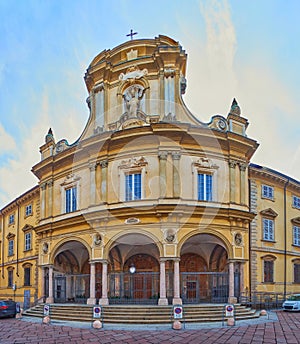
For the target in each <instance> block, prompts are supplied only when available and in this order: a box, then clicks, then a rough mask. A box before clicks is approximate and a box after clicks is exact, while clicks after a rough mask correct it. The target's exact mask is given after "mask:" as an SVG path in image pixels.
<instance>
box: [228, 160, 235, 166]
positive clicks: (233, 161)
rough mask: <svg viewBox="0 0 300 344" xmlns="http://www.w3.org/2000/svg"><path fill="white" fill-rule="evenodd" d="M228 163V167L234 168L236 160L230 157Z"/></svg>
mask: <svg viewBox="0 0 300 344" xmlns="http://www.w3.org/2000/svg"><path fill="white" fill-rule="evenodd" d="M228 164H229V167H230V168H235V167H236V165H237V161H236V160H232V159H230V160H229V161H228Z"/></svg>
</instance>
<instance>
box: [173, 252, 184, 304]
mask: <svg viewBox="0 0 300 344" xmlns="http://www.w3.org/2000/svg"><path fill="white" fill-rule="evenodd" d="M179 261H180V259H179V258H178V259H175V260H174V282H173V284H174V285H173V289H174V290H173V293H174V295H173V302H172V303H173V305H178V304H180V305H181V304H182V299H181V298H180V274H179Z"/></svg>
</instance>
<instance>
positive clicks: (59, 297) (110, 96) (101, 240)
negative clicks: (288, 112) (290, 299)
mask: <svg viewBox="0 0 300 344" xmlns="http://www.w3.org/2000/svg"><path fill="white" fill-rule="evenodd" d="M186 63H187V54H186V53H185V51H184V50H183V49H182V47H181V46H180V44H179V43H178V42H176V41H174V40H173V39H171V38H169V37H166V36H159V37H156V38H154V39H135V40H130V41H128V42H125V43H123V44H121V45H119V46H117V47H115V48H113V49H111V50H104V51H102V52H101V53H100V54H99V55H97V56H96V57H95V58H94V59H93V60H92V62H91V64H90V65H89V67H88V69H87V71H86V74H85V83H86V87H87V90H88V94H89V97H88V99H87V105H88V108H89V118H88V121H87V125H86V127H85V128H84V130H83V132H82V134H81V136H80V137H79V139H78V140H77V141H76V142H75V143H73V144H69V143H68V142H67V140H65V139H63V140H59V141H58V142H57V141H56V140H55V137H54V135H53V132H52V130H51V129H50V130H49V132H48V134H47V135H46V137H45V142H44V144H42V145H41V147H40V154H41V159H40V161H39V162H37V163H36V164H35V165H34V166H33V167H32V172H33V173H34V175H35V176H36V177H37V178H38V185H36V186H34V187H33V188H32V189H30V190H29V191H27V192H26V193H24V194H22V195H20V196H19V197H18V198H16V199H15V200H13V201H12V202H11V203H9V204H8V205H6V206H5V207H4V208H3V209H1V211H0V240H1V244H0V245H1V246H0V247H1V249H0V253H1V255H0V270H1V273H0V274H1V277H0V293H1V296H3V297H10V298H15V299H16V300H17V301H20V302H21V303H23V302H24V308H27V307H29V306H32V305H33V304H36V303H38V302H47V303H64V302H72V303H74V302H78V303H87V304H101V305H108V304H122V303H123V304H128V303H131V304H158V305H167V304H181V303H183V304H187V303H201V302H205V303H223V302H224V303H225V302H233V303H234V302H239V301H240V299H241V297H242V296H247V295H251V294H253V293H259V292H261V293H263V292H264V293H279V294H282V295H286V294H288V293H292V292H300V211H299V210H300V182H299V181H296V180H294V179H292V178H290V177H288V176H286V175H283V174H281V173H279V172H277V171H274V170H271V169H268V168H266V167H262V166H258V165H255V164H253V163H251V160H252V158H253V155H254V154H255V151H256V149H257V148H258V143H257V142H256V141H255V139H252V138H250V137H248V136H247V134H246V131H247V126H248V120H247V119H246V118H245V117H243V114H242V113H241V109H240V107H239V105H238V103H237V101H236V100H235V99H234V100H233V101H232V105H231V107H230V106H229V108H230V109H229V113H228V115H227V116H226V117H223V116H221V115H216V116H213V117H212V118H211V120H210V122H209V123H202V122H201V121H199V120H198V119H197V117H196V116H194V115H193V114H192V113H191V112H190V111H189V109H188V108H187V107H186V105H185V104H184V102H183V99H182V95H183V94H184V93H185V90H186V85H187V82H186V78H185V74H186Z"/></svg>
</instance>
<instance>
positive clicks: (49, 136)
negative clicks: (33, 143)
mask: <svg viewBox="0 0 300 344" xmlns="http://www.w3.org/2000/svg"><path fill="white" fill-rule="evenodd" d="M45 142H46V143H48V142H54V137H53V132H52V129H51V128H49V130H48V134H47V135H46V136H45Z"/></svg>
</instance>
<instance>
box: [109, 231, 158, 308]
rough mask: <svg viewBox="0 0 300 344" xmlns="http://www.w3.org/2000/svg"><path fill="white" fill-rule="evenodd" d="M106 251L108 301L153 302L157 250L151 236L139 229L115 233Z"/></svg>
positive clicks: (155, 289) (156, 273)
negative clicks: (132, 231)
mask: <svg viewBox="0 0 300 344" xmlns="http://www.w3.org/2000/svg"><path fill="white" fill-rule="evenodd" d="M107 255H108V259H107V263H108V277H107V282H108V299H109V303H111V304H118V303H133V304H141V303H144V304H147V303H148V304H151V303H152V304H153V303H157V300H158V298H159V293H160V289H159V288H160V284H159V277H160V250H159V247H158V244H157V242H155V239H154V238H153V237H151V236H150V235H147V234H145V233H141V232H140V233H128V234H126V235H122V236H119V237H117V238H115V240H114V241H113V242H111V245H110V246H109V251H108V252H107Z"/></svg>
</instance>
